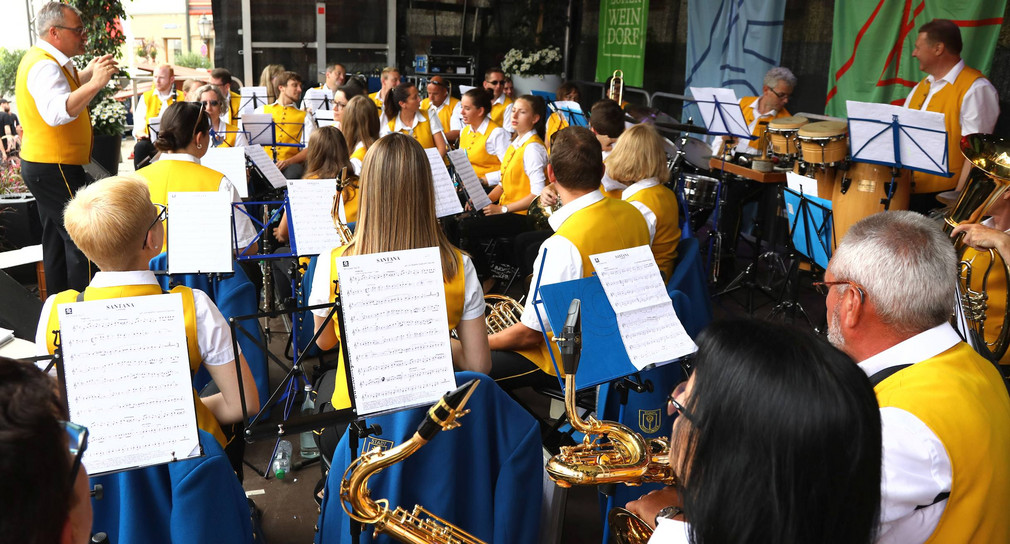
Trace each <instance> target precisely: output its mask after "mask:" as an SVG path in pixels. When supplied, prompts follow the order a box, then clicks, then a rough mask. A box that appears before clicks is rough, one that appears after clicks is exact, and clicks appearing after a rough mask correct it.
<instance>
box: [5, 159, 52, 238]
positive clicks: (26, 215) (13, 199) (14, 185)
mask: <svg viewBox="0 0 1010 544" xmlns="http://www.w3.org/2000/svg"><path fill="white" fill-rule="evenodd" d="M40 243H42V223H41V222H40V221H39V210H38V206H37V204H36V203H35V198H33V197H32V195H31V193H30V192H28V187H26V186H25V183H24V180H22V179H21V164H20V162H19V161H18V159H17V158H11V159H8V160H5V161H0V251H8V250H11V249H18V248H22V247H25V246H31V245H35V244H40Z"/></svg>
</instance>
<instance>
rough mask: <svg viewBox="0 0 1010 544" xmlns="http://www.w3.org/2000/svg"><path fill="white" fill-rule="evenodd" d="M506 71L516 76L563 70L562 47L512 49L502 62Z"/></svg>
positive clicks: (555, 72)
mask: <svg viewBox="0 0 1010 544" xmlns="http://www.w3.org/2000/svg"><path fill="white" fill-rule="evenodd" d="M501 67H502V70H505V73H507V74H511V75H516V76H532V75H540V74H557V73H559V72H561V48H560V47H555V46H550V47H545V48H543V49H537V50H534V51H528V50H522V49H510V50H509V52H508V53H505V58H504V59H503V60H502V63H501Z"/></svg>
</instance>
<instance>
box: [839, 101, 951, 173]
mask: <svg viewBox="0 0 1010 544" xmlns="http://www.w3.org/2000/svg"><path fill="white" fill-rule="evenodd" d="M845 107H846V111H847V114H848V116H849V149H850V150H851V152H852V159H853V160H855V161H864V162H877V163H884V164H891V165H894V164H897V160H896V156H895V152H894V131H893V129H892V128H891V127H890V125H891V122H892V121H893V120H894V119H895V118H897V121H898V123H899V124H901V126H902V130H899V131H898V151H899V152H900V154H901V157H900V158H901V167H902V168H909V169H912V170H919V171H922V172H931V173H934V174H942V175H946V174H947V169H948V165H949V157H950V154H951V153H960V152H961V150H960V149H947V128H946V126H945V125H944V121H943V120H944V116H943V114H942V113H939V112H933V111H920V110H912V109H908V108H904V107H901V106H892V105H891V104H873V103H870V102H856V101H853V100H846V101H845ZM875 121H876V122H875ZM945 149H946V151H947V153H946V155H945V154H944V150H945Z"/></svg>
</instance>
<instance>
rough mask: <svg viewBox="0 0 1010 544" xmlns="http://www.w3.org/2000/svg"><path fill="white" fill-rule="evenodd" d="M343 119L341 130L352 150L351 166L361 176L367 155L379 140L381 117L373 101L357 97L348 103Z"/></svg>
mask: <svg viewBox="0 0 1010 544" xmlns="http://www.w3.org/2000/svg"><path fill="white" fill-rule="evenodd" d="M342 119H343V121H342V122H341V126H340V129H341V132H343V133H344V139H345V141H346V142H347V148H348V149H350V150H351V166H353V167H354V174H355V175H358V176H360V175H361V165H362V163H363V161H364V160H365V153H366V152H367V151H368V148H370V147H372V144H373V143H375V141H376V140H378V139H379V115H378V114H377V113H376V112H375V104H374V103H373V102H372V100H370V99H369V98H368V97H364V96H355V97H354V98H352V99H350V100H349V101H348V102H347V109H346V110H345V111H344V114H343V117H342Z"/></svg>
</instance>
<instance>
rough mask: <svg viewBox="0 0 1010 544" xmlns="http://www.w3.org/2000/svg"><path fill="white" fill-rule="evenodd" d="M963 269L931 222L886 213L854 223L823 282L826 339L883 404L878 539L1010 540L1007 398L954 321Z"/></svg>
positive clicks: (996, 376)
mask: <svg viewBox="0 0 1010 544" xmlns="http://www.w3.org/2000/svg"><path fill="white" fill-rule="evenodd" d="M956 264H957V259H956V257H955V253H954V248H953V245H952V244H951V243H950V240H948V239H947V237H946V236H944V234H943V232H941V230H940V229H939V228H937V226H936V224H935V223H933V221H931V220H930V219H928V218H926V217H925V216H922V215H920V214H918V213H915V212H910V211H891V212H883V213H878V214H876V215H872V216H870V217H868V218H866V219H863V220H862V221H860V222H858V223H856V224H855V225H854V226H853V227H852V228H851V229H849V231H848V233H847V234H846V235H845V238H843V239H842V241H841V243H840V244H839V245H838V249H837V250H835V253H834V255H833V256H832V258H831V261H830V262H829V263H828V269H827V271H826V272H825V274H824V282H821V283H820V284H819V286H820V287H821V288H822V289H825V290H826V291H827V300H826V307H827V317H828V339H829V340H830V341H831V343H832V344H834V345H835V347H837V348H839V349H841V350H842V351H844V352H845V353H847V354H848V355H849V356H850V357H852V358H853V359H854V360H855V361H856V363H858V364H859V366H860V368H861V369H862V370H863V371H865V372H866V374H867V376H869V377H870V383H872V384H873V385H874V390H875V391H876V394H877V400H878V402H879V403H880V417H881V424H882V432H883V470H882V475H883V481H882V484H881V512H880V513H881V516H880V530H879V534H878V542H887V543H890V542H895V543H902V544H905V543H917V542H925V541H927V540H929V541H931V542H1010V516H1007V514H1006V513H1007V511H1008V509H1010V463H1007V459H1010V398H1008V397H1007V390H1006V388H1005V386H1004V384H1003V379H1002V377H1001V376H1000V373H999V371H997V370H996V369H995V368H994V366H993V364H992V363H990V362H989V361H988V360H986V359H984V358H983V357H982V356H981V355H979V354H978V353H976V352H975V351H974V350H973V349H972V348H971V346H969V345H968V344H967V343H965V342H963V341H962V340H961V337H960V336H959V335H958V333H957V331H955V330H954V328H953V327H951V325H950V324H949V323H948V321H947V320H948V318H949V316H950V315H951V313H952V311H953V304H954V303H955V300H956V291H955V285H956V283H955V281H956V277H957V266H956ZM826 470H830V467H826Z"/></svg>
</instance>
